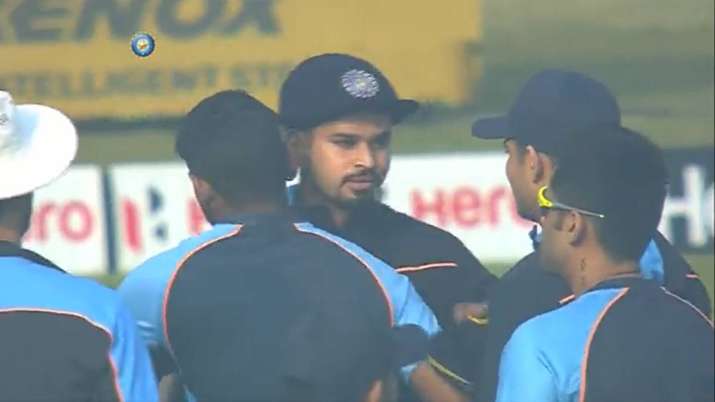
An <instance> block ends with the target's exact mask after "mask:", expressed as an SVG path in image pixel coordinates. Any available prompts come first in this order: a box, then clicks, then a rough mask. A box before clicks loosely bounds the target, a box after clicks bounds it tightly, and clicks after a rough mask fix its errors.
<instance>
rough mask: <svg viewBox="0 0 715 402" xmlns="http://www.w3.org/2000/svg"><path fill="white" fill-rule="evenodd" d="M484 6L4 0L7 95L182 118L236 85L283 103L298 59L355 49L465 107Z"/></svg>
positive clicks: (79, 114) (91, 112) (88, 114)
mask: <svg viewBox="0 0 715 402" xmlns="http://www.w3.org/2000/svg"><path fill="white" fill-rule="evenodd" d="M478 4H479V3H478V0H449V1H443V2H437V1H421V0H420V1H416V0H0V88H4V89H7V90H9V91H10V92H12V93H13V94H14V96H15V98H16V99H17V101H18V102H19V103H29V102H32V103H44V104H48V105H52V106H54V107H57V108H60V109H62V110H63V111H65V112H66V113H68V114H69V115H70V116H71V117H73V118H79V119H88V118H99V117H119V118H144V117H158V116H176V115H182V114H184V113H186V112H187V110H188V109H189V108H190V107H191V106H192V105H193V104H195V103H196V102H197V101H198V100H199V99H200V98H202V97H204V96H207V95H209V94H211V93H214V92H216V91H218V90H221V89H227V88H243V89H245V90H247V91H249V92H251V93H252V94H254V95H256V96H257V97H258V98H260V99H261V100H263V101H264V102H266V103H267V104H269V105H271V106H273V107H275V106H276V101H277V96H278V89H279V88H280V85H281V83H282V81H283V79H284V78H285V76H286V74H287V73H288V71H290V69H291V68H292V67H293V66H294V65H295V64H296V63H298V62H300V61H301V60H302V59H304V58H306V57H308V56H311V55H315V54H319V53H325V52H346V53H350V54H354V55H356V56H360V57H364V58H366V59H368V60H370V61H371V62H373V63H374V64H376V65H377V66H378V67H379V68H381V69H382V70H383V71H384V72H385V74H386V75H387V76H388V77H389V78H390V79H391V81H392V82H393V84H394V85H395V87H396V89H397V91H398V93H399V94H400V95H401V96H405V97H414V98H418V99H422V100H434V101H442V102H446V103H450V104H458V103H461V102H463V101H465V100H466V99H467V98H468V97H469V95H470V90H471V84H472V83H471V82H470V81H471V80H474V79H475V77H478V76H479V73H478V72H475V71H474V69H475V67H474V66H475V64H474V62H473V60H469V59H470V57H471V56H469V55H468V54H467V52H466V49H467V48H468V47H474V44H475V43H478V42H479V40H480V39H481V37H480V35H481V21H480V19H479V15H480V14H479V13H480V10H479V7H478ZM137 32H147V33H149V34H151V35H152V36H153V37H154V38H155V40H156V50H155V51H154V53H153V54H151V55H150V56H148V57H145V58H141V57H138V56H136V55H134V53H133V52H132V50H131V47H130V40H131V37H132V36H133V35H134V34H135V33H137ZM468 66H469V68H470V70H469V71H468ZM477 68H478V67H477Z"/></svg>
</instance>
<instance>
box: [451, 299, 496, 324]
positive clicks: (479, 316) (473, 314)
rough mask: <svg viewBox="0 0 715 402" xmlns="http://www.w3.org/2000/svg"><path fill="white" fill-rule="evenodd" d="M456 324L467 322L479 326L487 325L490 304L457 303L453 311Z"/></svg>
mask: <svg viewBox="0 0 715 402" xmlns="http://www.w3.org/2000/svg"><path fill="white" fill-rule="evenodd" d="M452 314H453V318H454V322H455V323H456V324H459V323H461V322H463V321H466V320H471V321H474V323H476V324H479V325H486V324H487V322H488V321H489V319H488V318H487V317H488V316H489V304H487V303H457V304H455V305H454V309H453V310H452Z"/></svg>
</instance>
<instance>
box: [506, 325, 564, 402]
mask: <svg viewBox="0 0 715 402" xmlns="http://www.w3.org/2000/svg"><path fill="white" fill-rule="evenodd" d="M538 339H539V338H538V334H535V333H532V331H530V330H529V327H528V326H521V327H519V328H518V329H517V330H516V331H515V332H514V335H513V336H512V337H511V339H510V340H509V342H508V343H507V345H506V347H505V348H504V351H503V352H502V357H501V363H500V365H499V385H498V387H497V397H496V401H497V402H557V401H558V399H557V398H558V395H557V387H556V379H555V376H554V372H553V370H551V368H550V364H549V363H548V359H547V358H546V356H544V355H543V353H542V352H541V351H540V349H539V347H538V344H537V340H538Z"/></svg>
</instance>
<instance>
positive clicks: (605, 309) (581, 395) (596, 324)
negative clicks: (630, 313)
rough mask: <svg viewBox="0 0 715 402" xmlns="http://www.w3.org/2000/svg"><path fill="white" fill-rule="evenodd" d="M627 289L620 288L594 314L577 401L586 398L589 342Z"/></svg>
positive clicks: (582, 362) (585, 348) (580, 401)
mask: <svg viewBox="0 0 715 402" xmlns="http://www.w3.org/2000/svg"><path fill="white" fill-rule="evenodd" d="M629 290H630V288H623V289H621V290H620V291H619V292H618V293H617V294H616V296H615V297H614V298H613V299H611V300H610V301H609V302H608V303H607V304H606V305H605V306H604V307H603V308H602V309H601V312H600V313H599V314H598V316H596V320H595V321H594V322H593V324H592V325H591V330H590V331H589V334H588V338H586V346H585V347H584V351H583V358H582V360H581V381H580V384H579V395H578V402H584V401H585V400H586V374H587V370H588V356H589V352H590V351H591V343H592V342H593V337H594V335H596V331H597V330H598V327H599V326H600V325H601V321H602V320H603V317H605V316H606V314H607V313H608V311H609V310H610V309H611V307H613V305H614V304H616V303H617V302H618V301H619V300H620V299H621V298H623V296H625V295H626V293H628V291H629Z"/></svg>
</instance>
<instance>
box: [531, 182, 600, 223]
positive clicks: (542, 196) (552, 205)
mask: <svg viewBox="0 0 715 402" xmlns="http://www.w3.org/2000/svg"><path fill="white" fill-rule="evenodd" d="M547 188H549V186H543V187H541V188H540V189H539V192H538V193H537V196H536V201H537V202H538V203H539V207H540V208H543V209H560V210H562V211H576V212H578V213H581V214H584V215H587V216H593V217H594V218H600V219H603V218H605V217H606V215H604V214H601V213H598V212H592V211H587V210H585V209H581V208H576V207H572V206H571V205H567V204H563V203H560V202H558V201H551V200H550V199H548V198H546V189H547Z"/></svg>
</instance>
